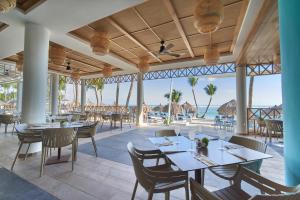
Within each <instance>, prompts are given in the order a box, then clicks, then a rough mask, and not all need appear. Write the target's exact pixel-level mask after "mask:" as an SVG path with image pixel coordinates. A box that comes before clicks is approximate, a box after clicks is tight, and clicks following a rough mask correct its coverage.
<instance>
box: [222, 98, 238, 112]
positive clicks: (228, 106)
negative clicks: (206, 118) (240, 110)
mask: <svg viewBox="0 0 300 200" xmlns="http://www.w3.org/2000/svg"><path fill="white" fill-rule="evenodd" d="M218 113H219V114H220V115H235V114H236V100H234V99H232V100H231V101H229V102H227V103H225V104H223V105H221V106H220V107H219V108H218Z"/></svg>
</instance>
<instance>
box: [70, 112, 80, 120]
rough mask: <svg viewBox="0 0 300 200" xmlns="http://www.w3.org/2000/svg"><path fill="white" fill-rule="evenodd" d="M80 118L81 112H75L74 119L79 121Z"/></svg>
mask: <svg viewBox="0 0 300 200" xmlns="http://www.w3.org/2000/svg"><path fill="white" fill-rule="evenodd" d="M79 120H80V114H73V115H72V121H79Z"/></svg>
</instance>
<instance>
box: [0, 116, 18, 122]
mask: <svg viewBox="0 0 300 200" xmlns="http://www.w3.org/2000/svg"><path fill="white" fill-rule="evenodd" d="M0 120H1V123H3V124H12V123H14V122H15V119H14V116H13V115H7V114H4V115H1V117H0Z"/></svg>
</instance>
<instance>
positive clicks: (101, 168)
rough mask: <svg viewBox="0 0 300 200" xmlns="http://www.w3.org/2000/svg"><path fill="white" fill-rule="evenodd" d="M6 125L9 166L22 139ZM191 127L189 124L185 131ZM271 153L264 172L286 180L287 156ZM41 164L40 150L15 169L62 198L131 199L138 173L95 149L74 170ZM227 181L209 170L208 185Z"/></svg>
mask: <svg viewBox="0 0 300 200" xmlns="http://www.w3.org/2000/svg"><path fill="white" fill-rule="evenodd" d="M2 129H3V127H1V130H0V166H3V167H5V168H7V169H9V168H10V166H11V163H12V161H13V158H14V156H15V153H16V150H17V147H18V140H17V137H16V136H12V135H11V134H9V133H8V134H6V135H5V134H4V133H3V132H4V131H3V130H2ZM154 129H159V127H147V128H143V129H136V130H135V131H134V133H135V134H137V135H138V134H142V133H145V132H147V133H149V134H151V133H152V134H154V133H153V131H154ZM187 129H188V128H185V129H184V130H182V131H186V130H187ZM130 130H134V129H128V128H127V127H126V128H125V129H123V131H122V132H121V131H120V130H119V129H117V130H108V131H105V132H102V133H99V134H97V135H96V140H98V141H97V142H99V144H100V146H101V142H103V141H105V140H106V141H109V140H107V138H108V137H111V136H115V135H118V134H124V132H128V131H130ZM203 131H205V132H207V133H209V134H214V132H215V131H214V130H213V129H211V128H205V129H204V130H203ZM124 136H126V134H124ZM105 138H106V139H105ZM101 140H103V141H101ZM88 143H90V140H89V139H82V140H80V145H85V144H86V145H90V144H88ZM107 145H109V144H107ZM111 145H116V144H111ZM90 147H91V148H90V149H91V151H93V149H92V146H90ZM118 148H119V147H118ZM121 148H123V147H121ZM101 151H102V150H101V148H100V149H99V154H101V153H102V152H101ZM103 151H104V150H103ZM125 151H126V150H125ZM68 152H69V150H68V148H65V149H63V153H68ZM268 153H269V154H272V155H273V158H271V159H268V160H265V161H264V162H263V165H262V175H264V176H266V177H268V178H270V179H272V180H274V181H277V182H279V183H283V173H284V165H283V158H282V156H280V155H279V154H278V153H276V152H275V151H274V150H272V149H271V148H268ZM103 154H104V153H103ZM39 166H40V154H37V155H35V156H33V157H30V158H28V159H27V160H26V161H23V160H18V161H17V163H16V166H15V169H14V172H15V173H16V174H17V175H19V176H21V177H23V178H25V179H26V180H28V181H30V182H31V183H33V184H35V185H37V186H39V187H40V188H42V189H44V190H45V191H47V192H49V193H50V194H52V195H54V196H55V197H57V198H59V199H67V200H68V199H70V200H71V199H72V200H77V199H78V200H80V199H84V200H95V199H101V200H102V199H103V200H117V199H120V200H126V199H130V196H131V193H132V189H133V185H134V182H135V175H134V172H133V169H132V167H131V166H129V165H126V164H122V163H118V162H114V161H111V160H108V159H105V158H101V156H100V157H99V158H96V157H95V156H94V155H93V154H92V153H91V155H89V154H88V153H87V152H85V153H81V152H79V153H78V159H77V161H76V163H75V169H74V171H73V172H71V163H62V164H57V165H50V166H46V168H45V175H44V176H43V177H41V178H40V177H39ZM274 166H276V167H274ZM1 181H2V180H1ZM227 185H228V183H227V182H226V181H223V180H221V179H219V178H217V177H215V176H214V175H212V174H211V173H209V172H208V173H206V177H205V186H206V187H207V188H208V189H210V190H214V189H216V188H220V187H224V186H227ZM146 195H147V194H146V192H145V191H144V190H143V189H142V188H141V187H139V188H138V192H137V197H136V199H140V200H141V199H146ZM163 197H164V196H163V195H155V196H154V199H163ZM171 199H184V191H183V190H177V191H174V192H171Z"/></svg>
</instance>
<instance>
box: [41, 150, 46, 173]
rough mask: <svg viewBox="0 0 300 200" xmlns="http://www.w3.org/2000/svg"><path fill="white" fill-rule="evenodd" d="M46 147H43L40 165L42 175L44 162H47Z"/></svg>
mask: <svg viewBox="0 0 300 200" xmlns="http://www.w3.org/2000/svg"><path fill="white" fill-rule="evenodd" d="M44 154H45V147H42V156H41V167H40V177H42V175H43V173H44V162H45V155H44Z"/></svg>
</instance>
